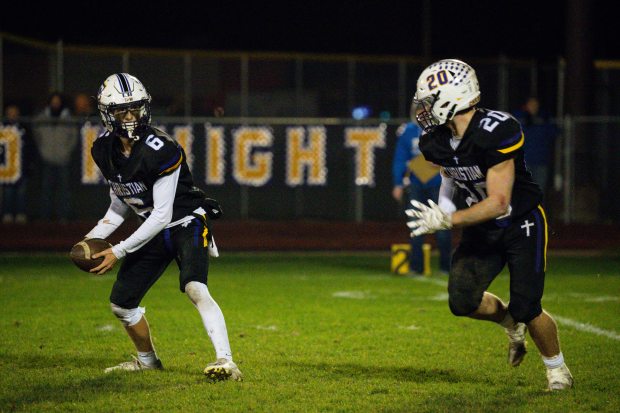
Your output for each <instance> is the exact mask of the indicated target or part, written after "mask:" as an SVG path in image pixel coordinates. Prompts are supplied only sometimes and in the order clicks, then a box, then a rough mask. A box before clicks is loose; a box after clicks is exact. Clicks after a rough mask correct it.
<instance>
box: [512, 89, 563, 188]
mask: <svg viewBox="0 0 620 413" xmlns="http://www.w3.org/2000/svg"><path fill="white" fill-rule="evenodd" d="M514 116H515V118H517V120H518V121H519V122H520V123H521V128H522V129H523V134H524V135H525V154H524V156H525V163H526V165H527V168H528V169H529V170H530V172H532V177H533V178H534V182H536V183H537V184H538V185H540V187H541V189H542V190H543V194H546V192H547V188H548V184H549V166H550V165H551V162H552V156H553V146H554V143H555V138H556V136H557V134H558V130H557V128H556V126H555V125H554V124H553V123H551V122H550V120H549V116H548V114H546V113H544V112H542V111H541V110H540V102H539V101H538V98H536V97H533V96H532V97H529V98H527V100H526V101H525V103H524V104H523V106H522V107H521V109H520V110H517V111H515V112H514Z"/></svg>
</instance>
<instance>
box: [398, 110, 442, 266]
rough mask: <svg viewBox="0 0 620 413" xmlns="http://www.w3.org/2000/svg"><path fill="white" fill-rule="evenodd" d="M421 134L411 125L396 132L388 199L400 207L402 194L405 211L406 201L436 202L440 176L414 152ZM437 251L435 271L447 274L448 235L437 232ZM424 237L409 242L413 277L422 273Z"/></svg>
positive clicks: (416, 149)
mask: <svg viewBox="0 0 620 413" xmlns="http://www.w3.org/2000/svg"><path fill="white" fill-rule="evenodd" d="M421 133H422V130H421V129H420V128H419V127H418V125H416V124H415V123H413V122H410V123H407V124H403V125H402V126H401V127H400V128H399V129H398V131H397V132H396V134H397V136H398V142H397V143H396V149H395V151H394V159H393V161H392V179H393V184H394V188H393V189H392V196H393V197H394V199H395V200H396V201H397V202H399V203H401V204H402V201H403V200H402V198H403V194H406V195H407V202H405V205H404V207H405V209H408V208H411V205H410V201H411V200H414V199H415V200H417V201H419V202H424V203H426V202H427V201H428V200H429V199H432V200H433V201H434V202H437V199H438V198H439V187H440V186H441V176H440V175H439V168H438V167H436V166H435V165H433V164H431V163H430V162H428V161H426V160H425V159H424V156H423V155H422V153H421V152H420V149H419V148H418V142H419V140H420V134H421ZM436 236H437V246H438V247H439V256H440V257H439V270H440V271H441V272H442V273H446V274H447V273H448V272H449V271H450V254H451V253H452V251H451V249H452V235H451V233H450V231H449V230H443V231H437V232H436ZM423 240H424V236H418V237H412V238H411V255H410V257H409V266H410V268H411V271H412V272H413V273H414V274H418V275H419V274H422V273H423V270H424V262H423V253H422V243H423Z"/></svg>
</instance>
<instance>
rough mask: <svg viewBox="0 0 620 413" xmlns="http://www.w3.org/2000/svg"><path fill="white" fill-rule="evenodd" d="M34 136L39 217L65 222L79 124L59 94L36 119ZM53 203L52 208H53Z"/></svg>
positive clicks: (68, 214) (68, 211)
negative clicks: (37, 162)
mask: <svg viewBox="0 0 620 413" xmlns="http://www.w3.org/2000/svg"><path fill="white" fill-rule="evenodd" d="M34 138H35V142H36V144H37V148H38V151H39V156H40V158H41V167H40V171H41V200H40V204H39V205H40V208H41V210H40V218H41V219H45V220H48V219H51V218H52V217H53V216H54V212H55V217H56V218H57V219H59V220H60V221H61V222H66V221H67V220H68V219H69V218H70V217H71V215H72V211H71V190H70V171H71V164H72V162H71V158H72V156H73V152H74V150H75V148H76V147H77V144H78V127H77V125H75V124H74V123H73V122H71V111H70V110H69V108H68V107H67V106H66V104H65V100H64V97H63V96H62V95H61V94H60V93H57V92H55V93H52V94H51V95H50V97H49V100H48V104H47V107H46V108H45V109H44V110H43V112H42V113H41V114H40V115H39V116H37V117H36V119H35V128H34ZM54 206H55V208H54Z"/></svg>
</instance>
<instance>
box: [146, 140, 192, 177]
mask: <svg viewBox="0 0 620 413" xmlns="http://www.w3.org/2000/svg"><path fill="white" fill-rule="evenodd" d="M145 144H146V146H147V148H148V149H147V156H146V161H147V162H146V163H147V168H148V171H149V174H150V175H151V176H153V177H156V178H159V177H162V176H166V175H170V174H171V173H173V172H174V171H176V170H177V169H178V168H180V167H181V164H182V163H183V159H184V157H185V155H184V152H183V149H182V148H181V146H180V145H179V144H178V143H176V142H175V141H174V140H172V139H171V138H168V137H166V136H156V135H151V136H149V137H147V138H146V140H145Z"/></svg>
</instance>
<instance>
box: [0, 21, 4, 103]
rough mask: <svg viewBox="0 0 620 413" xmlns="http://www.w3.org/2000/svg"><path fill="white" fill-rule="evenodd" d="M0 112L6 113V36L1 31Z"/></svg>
mask: <svg viewBox="0 0 620 413" xmlns="http://www.w3.org/2000/svg"><path fill="white" fill-rule="evenodd" d="M0 114H4V36H3V35H2V33H0Z"/></svg>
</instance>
